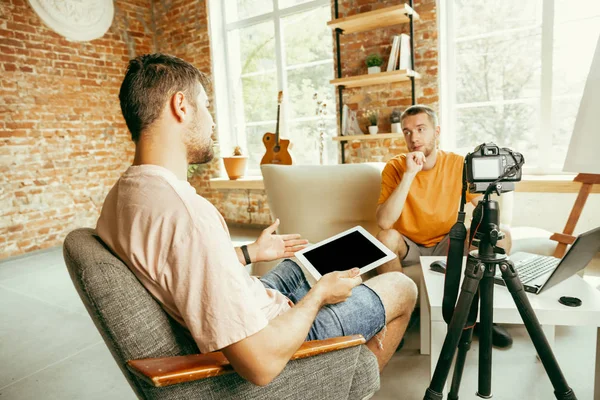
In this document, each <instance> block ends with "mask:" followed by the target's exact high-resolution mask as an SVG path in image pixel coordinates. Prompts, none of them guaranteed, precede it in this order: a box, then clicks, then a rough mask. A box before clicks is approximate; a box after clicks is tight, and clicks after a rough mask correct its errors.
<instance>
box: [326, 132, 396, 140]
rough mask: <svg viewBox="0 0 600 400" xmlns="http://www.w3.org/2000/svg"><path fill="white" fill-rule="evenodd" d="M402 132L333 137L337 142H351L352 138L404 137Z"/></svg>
mask: <svg viewBox="0 0 600 400" xmlns="http://www.w3.org/2000/svg"><path fill="white" fill-rule="evenodd" d="M402 138H404V134H402V133H378V134H376V135H353V136H334V137H332V139H333V140H334V141H336V142H349V141H351V140H378V139H402Z"/></svg>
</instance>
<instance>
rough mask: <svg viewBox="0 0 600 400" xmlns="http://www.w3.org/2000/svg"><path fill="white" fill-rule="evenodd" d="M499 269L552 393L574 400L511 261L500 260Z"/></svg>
mask: <svg viewBox="0 0 600 400" xmlns="http://www.w3.org/2000/svg"><path fill="white" fill-rule="evenodd" d="M500 271H501V272H502V279H504V282H506V287H507V288H508V290H509V292H510V294H511V295H512V297H513V300H514V302H515V304H516V306H517V310H519V314H521V318H522V319H523V323H524V324H525V328H527V333H528V334H529V337H531V340H532V341H533V345H534V346H535V349H536V351H537V353H538V355H539V357H540V360H541V361H542V364H543V365H544V369H545V370H546V374H548V378H550V382H552V386H553V387H554V395H555V396H556V398H557V399H559V400H576V399H577V397H576V396H575V393H574V392H573V389H571V388H570V387H569V385H568V383H567V381H566V379H565V377H564V375H563V373H562V371H561V370H560V366H559V365H558V362H557V361H556V358H555V357H554V353H553V352H552V349H551V348H550V345H549V344H548V341H547V340H546V336H544V332H543V331H542V327H541V326H540V323H539V321H538V319H537V317H536V315H535V313H534V311H533V309H532V308H531V304H530V303H529V299H528V298H527V294H526V293H525V290H524V289H523V284H522V283H521V281H520V280H519V277H518V276H517V273H516V271H515V268H514V265H513V263H512V262H511V261H504V262H502V263H501V264H500Z"/></svg>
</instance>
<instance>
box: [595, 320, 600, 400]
mask: <svg viewBox="0 0 600 400" xmlns="http://www.w3.org/2000/svg"><path fill="white" fill-rule="evenodd" d="M594 398H595V399H600V328H598V330H597V333H596V377H595V379H594Z"/></svg>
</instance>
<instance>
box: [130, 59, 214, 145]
mask: <svg viewBox="0 0 600 400" xmlns="http://www.w3.org/2000/svg"><path fill="white" fill-rule="evenodd" d="M198 83H200V84H201V85H202V86H203V87H204V88H205V89H206V87H207V85H208V83H209V81H208V78H207V77H206V75H204V74H203V73H202V72H200V70H199V69H198V68H196V67H194V66H193V65H192V64H190V63H188V62H186V61H184V60H182V59H180V58H177V57H174V56H170V55H167V54H160V53H156V54H145V55H142V56H139V57H136V58H134V59H132V60H130V61H129V65H128V66H127V72H126V73H125V78H123V83H122V84H121V90H120V91H119V101H120V102H121V112H122V113H123V117H124V118H125V123H126V124H127V128H129V131H130V132H131V139H132V140H133V141H134V142H135V143H137V142H138V140H139V139H140V135H141V133H142V131H143V130H144V129H146V128H147V127H148V126H149V125H150V124H152V123H153V122H154V121H156V119H157V118H158V117H159V115H160V113H161V111H162V109H163V107H164V105H165V102H166V101H167V100H168V99H169V98H170V97H171V96H172V95H173V94H174V93H176V92H178V91H181V92H183V93H185V94H187V95H189V100H190V102H191V103H192V105H195V102H196V97H197V96H198V89H197V87H198V86H197V84H198Z"/></svg>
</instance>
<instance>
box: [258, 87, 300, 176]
mask: <svg viewBox="0 0 600 400" xmlns="http://www.w3.org/2000/svg"><path fill="white" fill-rule="evenodd" d="M282 97H283V92H279V96H278V97H277V125H276V127H275V133H271V132H267V133H265V135H264V136H263V143H264V144H265V148H266V149H267V152H266V153H265V155H264V156H263V158H262V160H261V161H260V165H263V164H281V165H292V156H291V155H290V152H289V149H290V141H289V140H287V139H279V110H280V109H281V99H282Z"/></svg>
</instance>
